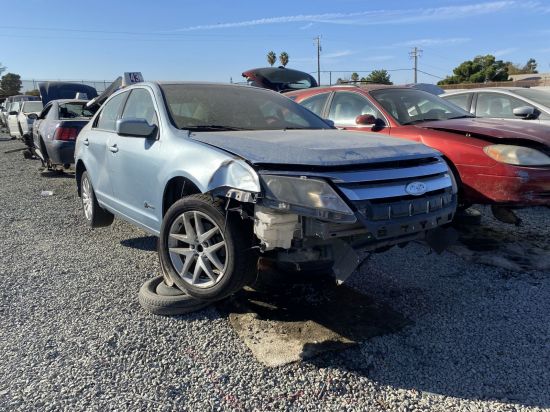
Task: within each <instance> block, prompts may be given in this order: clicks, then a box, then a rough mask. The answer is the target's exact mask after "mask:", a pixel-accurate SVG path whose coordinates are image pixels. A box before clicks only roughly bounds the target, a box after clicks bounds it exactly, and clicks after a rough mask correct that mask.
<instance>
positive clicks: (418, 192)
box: [75, 82, 456, 301]
mask: <svg viewBox="0 0 550 412" xmlns="http://www.w3.org/2000/svg"><path fill="white" fill-rule="evenodd" d="M75 160H76V179H77V186H78V193H79V195H80V196H81V199H82V205H83V210H84V215H85V218H86V221H87V222H88V224H89V225H90V226H91V227H100V226H106V225H109V224H110V223H111V222H112V221H113V215H116V216H117V217H120V218H122V219H124V220H126V221H128V222H130V223H132V224H134V225H136V226H139V227H141V228H142V229H144V230H145V231H147V232H149V233H151V234H153V235H156V236H159V247H158V253H159V258H160V262H161V268H162V270H163V272H164V278H165V281H166V283H167V284H169V285H172V284H175V285H176V286H177V287H178V288H179V289H181V290H182V291H184V292H187V293H188V294H189V295H191V296H192V297H194V298H198V299H202V300H205V301H206V300H210V301H212V300H217V299H221V298H223V297H225V296H227V295H229V294H231V293H234V292H235V291H237V290H239V289H240V288H242V287H243V286H244V285H245V284H247V282H250V281H251V280H252V279H253V278H254V277H255V276H256V274H257V260H258V257H259V256H262V255H263V256H266V257H269V258H271V259H273V260H275V261H276V263H277V262H279V263H280V264H283V265H287V266H291V267H295V268H296V269H302V268H307V267H308V265H314V266H315V267H317V268H318V267H320V266H319V265H320V264H326V265H328V266H329V267H330V268H331V269H332V270H333V271H334V274H335V275H336V278H337V279H338V280H339V281H340V282H341V281H343V280H344V279H345V278H346V277H347V276H349V274H351V272H352V271H353V270H354V269H355V268H356V267H357V265H358V264H359V262H360V260H359V257H358V253H357V252H358V251H362V250H370V251H375V250H376V251H383V250H385V249H387V248H389V247H391V246H393V245H396V244H401V245H404V244H406V242H408V241H411V240H415V239H419V238H423V237H424V236H425V235H428V236H427V238H428V239H429V238H431V236H430V235H431V234H435V233H436V232H437V233H438V234H440V232H438V230H439V231H441V230H442V229H441V228H438V227H439V226H441V225H444V224H446V223H448V222H450V221H451V219H452V218H453V214H454V212H455V207H456V185H455V183H454V179H453V176H452V174H451V173H450V171H449V168H448V166H447V164H446V163H445V161H444V160H443V159H442V158H441V156H440V154H439V153H438V152H437V151H435V150H433V149H430V148H428V147H426V146H424V145H422V144H418V143H415V142H410V141H406V140H401V139H394V138H391V137H383V136H379V135H375V134H370V133H364V134H362V133H347V132H344V131H339V130H336V129H334V128H333V127H332V126H330V125H329V124H328V123H327V122H325V121H324V120H323V119H321V118H319V117H318V116H316V115H315V114H313V113H312V112H310V111H309V110H307V109H305V108H303V107H301V106H300V105H298V104H296V103H294V102H293V101H291V100H290V99H288V98H287V97H284V96H282V95H280V94H278V93H275V92H272V91H269V90H265V89H259V88H255V87H249V86H237V85H220V84H208V83H149V82H148V83H139V84H136V85H133V86H130V87H128V88H124V89H122V90H120V91H118V92H116V93H115V94H113V95H112V96H111V97H110V98H109V99H108V100H107V101H106V102H105V103H104V105H103V106H102V107H101V109H100V110H99V111H98V113H96V114H95V116H94V117H93V118H92V119H91V121H90V122H89V123H88V124H87V125H86V126H85V127H84V128H83V129H82V131H81V132H80V134H79V135H78V138H77V143H76V148H75ZM436 238H437V239H439V241H440V239H441V238H440V237H437V236H436V237H434V239H436Z"/></svg>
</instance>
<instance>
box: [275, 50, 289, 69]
mask: <svg viewBox="0 0 550 412" xmlns="http://www.w3.org/2000/svg"><path fill="white" fill-rule="evenodd" d="M279 61H280V62H281V64H282V65H283V67H286V65H287V64H288V53H287V52H282V53H281V54H279ZM273 63H275V62H273Z"/></svg>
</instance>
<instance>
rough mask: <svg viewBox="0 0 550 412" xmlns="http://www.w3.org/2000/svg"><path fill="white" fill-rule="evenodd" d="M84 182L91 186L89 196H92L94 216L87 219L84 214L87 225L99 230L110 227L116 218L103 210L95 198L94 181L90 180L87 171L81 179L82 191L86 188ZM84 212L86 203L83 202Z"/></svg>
mask: <svg viewBox="0 0 550 412" xmlns="http://www.w3.org/2000/svg"><path fill="white" fill-rule="evenodd" d="M84 180H88V183H89V186H90V192H89V193H88V195H89V196H90V200H91V202H92V212H91V214H92V216H91V218H90V219H88V218H87V217H86V213H84V219H85V220H86V223H87V224H88V226H89V227H91V228H99V227H105V226H109V225H110V224H111V223H113V219H114V216H113V214H112V213H111V212H108V211H107V210H105V209H103V208H102V207H101V206H100V205H99V203H98V202H97V199H96V197H95V191H94V187H93V185H92V180H91V179H90V175H89V174H88V172H87V171H84V172H83V173H82V179H81V190H82V187H83V186H84ZM81 203H82V212H84V202H82V201H81Z"/></svg>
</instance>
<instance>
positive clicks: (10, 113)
mask: <svg viewBox="0 0 550 412" xmlns="http://www.w3.org/2000/svg"><path fill="white" fill-rule="evenodd" d="M8 116H17V112H16V111H15V110H12V111H11V112H9V113H8Z"/></svg>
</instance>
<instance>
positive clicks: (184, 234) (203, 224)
mask: <svg viewBox="0 0 550 412" xmlns="http://www.w3.org/2000/svg"><path fill="white" fill-rule="evenodd" d="M168 251H169V255H170V262H171V263H172V265H173V267H174V270H175V271H176V273H177V274H178V276H179V277H180V278H181V279H182V280H183V281H184V282H186V283H188V284H189V285H192V286H194V287H198V288H209V287H212V286H214V285H216V284H217V283H218V282H220V280H221V279H222V278H223V276H224V275H225V273H226V270H227V263H228V259H227V244H226V241H225V238H224V235H223V233H222V230H221V229H220V227H219V226H218V225H217V224H216V223H215V222H214V220H212V219H211V218H210V217H209V216H208V215H206V214H205V213H202V212H198V211H186V212H183V213H182V214H180V215H179V216H178V217H177V218H176V219H175V220H174V222H173V223H172V226H171V227H170V231H169V233H168Z"/></svg>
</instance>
